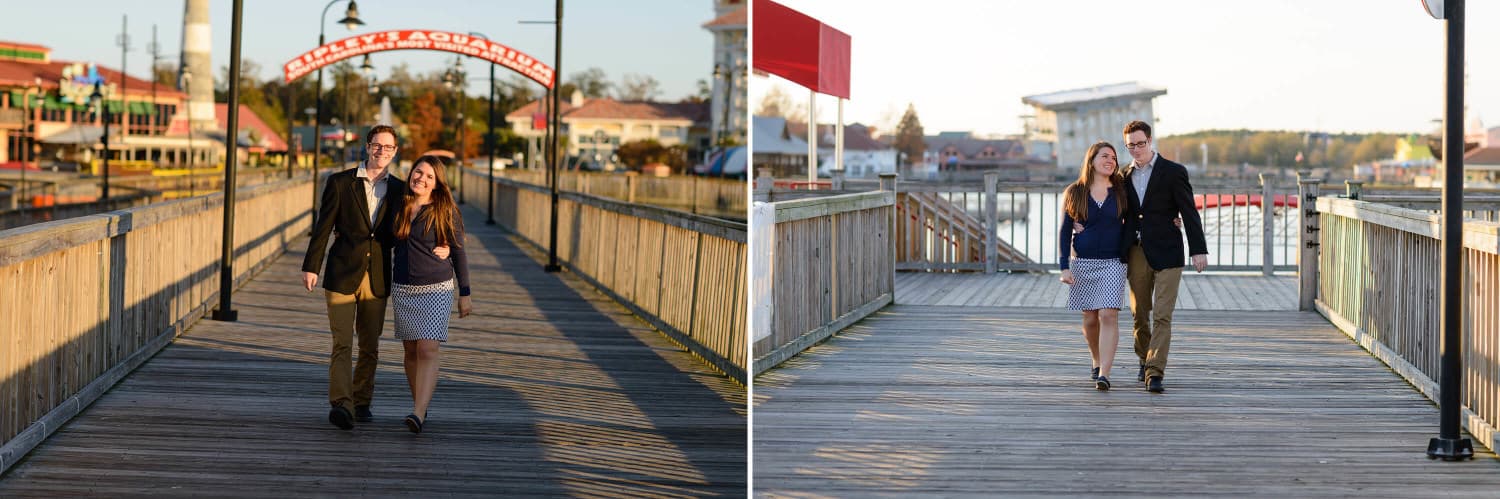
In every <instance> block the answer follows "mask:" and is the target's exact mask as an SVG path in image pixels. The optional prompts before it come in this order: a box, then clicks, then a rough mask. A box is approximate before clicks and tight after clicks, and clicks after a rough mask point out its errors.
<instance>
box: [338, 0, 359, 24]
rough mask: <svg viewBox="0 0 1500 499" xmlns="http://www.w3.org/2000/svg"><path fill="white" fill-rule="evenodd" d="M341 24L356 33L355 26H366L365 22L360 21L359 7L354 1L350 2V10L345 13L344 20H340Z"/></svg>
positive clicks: (350, 0)
mask: <svg viewBox="0 0 1500 499" xmlns="http://www.w3.org/2000/svg"><path fill="white" fill-rule="evenodd" d="M339 24H342V25H344V27H345V28H349V31H354V27H355V26H364V25H365V22H364V21H361V20H359V5H356V4H355V3H354V0H349V9H348V10H345V11H344V18H343V19H339Z"/></svg>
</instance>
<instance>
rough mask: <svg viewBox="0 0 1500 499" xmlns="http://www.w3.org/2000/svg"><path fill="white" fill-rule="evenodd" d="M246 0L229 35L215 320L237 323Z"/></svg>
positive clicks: (238, 0)
mask: <svg viewBox="0 0 1500 499" xmlns="http://www.w3.org/2000/svg"><path fill="white" fill-rule="evenodd" d="M243 4H244V0H234V19H233V20H232V21H231V22H230V28H229V30H230V32H229V75H230V77H229V106H228V107H229V120H228V121H229V130H228V134H227V135H226V136H225V138H224V140H225V142H226V146H227V147H228V149H229V150H228V156H227V157H225V158H224V242H223V244H221V245H220V249H221V253H220V255H219V308H218V309H217V310H214V320H216V321H226V322H234V321H236V320H239V312H236V311H235V310H234V309H233V308H230V303H229V298H230V293H231V292H232V291H233V288H234V177H235V170H237V169H239V163H240V162H239V145H240V144H239V142H240V141H239V136H240V121H239V120H240V78H239V75H240V11H241V10H242V9H241V8H242V7H243Z"/></svg>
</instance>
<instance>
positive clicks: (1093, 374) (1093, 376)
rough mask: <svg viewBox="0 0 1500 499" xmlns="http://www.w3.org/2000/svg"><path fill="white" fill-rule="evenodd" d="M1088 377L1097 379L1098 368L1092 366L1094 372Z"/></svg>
mask: <svg viewBox="0 0 1500 499" xmlns="http://www.w3.org/2000/svg"><path fill="white" fill-rule="evenodd" d="M1089 379H1099V368H1097V367H1095V368H1094V372H1093V373H1092V374H1090V375H1089Z"/></svg>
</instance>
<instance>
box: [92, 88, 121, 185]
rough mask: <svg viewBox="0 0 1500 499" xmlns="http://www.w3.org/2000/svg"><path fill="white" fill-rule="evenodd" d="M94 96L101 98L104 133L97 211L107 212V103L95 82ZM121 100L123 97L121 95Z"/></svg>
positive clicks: (100, 115) (100, 118)
mask: <svg viewBox="0 0 1500 499" xmlns="http://www.w3.org/2000/svg"><path fill="white" fill-rule="evenodd" d="M94 94H95V95H99V96H101V97H100V98H99V121H101V122H103V123H104V133H103V134H101V135H99V142H100V143H101V144H103V145H104V151H103V153H102V154H101V155H100V157H101V158H102V159H101V162H102V163H103V164H104V186H103V193H102V195H101V196H100V197H99V205H100V206H99V211H109V118H110V117H109V103H108V102H106V101H105V100H104V98H103V97H102V96H103V95H104V93H103V92H102V91H100V88H99V83H97V82H96V83H94ZM121 98H124V96H123V95H122V96H121Z"/></svg>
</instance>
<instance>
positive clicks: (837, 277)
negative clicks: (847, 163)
mask: <svg viewBox="0 0 1500 499" xmlns="http://www.w3.org/2000/svg"><path fill="white" fill-rule="evenodd" d="M893 186H894V185H893V184H892V185H889V186H887V188H886V189H883V190H881V191H876V192H867V193H860V194H843V195H837V196H828V197H820V198H809V199H799V200H794V201H781V202H776V203H764V204H760V205H758V206H757V207H756V208H755V212H754V214H753V215H752V217H751V220H752V223H754V224H755V226H754V228H753V232H754V235H753V236H752V237H754V238H755V241H756V242H755V254H754V258H756V260H755V263H754V264H753V267H754V268H755V269H756V273H757V275H756V276H755V277H754V279H753V286H754V288H753V290H752V291H751V293H752V295H753V296H754V299H753V300H752V302H753V303H756V308H755V309H754V310H753V311H752V314H753V319H752V320H751V323H752V324H754V325H755V331H754V335H753V336H754V339H753V342H754V354H755V373H756V374H759V373H761V372H764V371H765V370H767V369H770V368H772V367H775V366H776V365H777V364H780V363H781V362H783V361H785V360H786V359H789V358H791V357H792V356H795V355H797V354H798V353H799V352H801V351H803V350H806V349H807V348H808V347H811V346H813V345H815V344H817V343H818V342H820V341H823V340H824V339H826V338H828V337H830V336H832V335H833V334H834V333H837V332H838V331H839V330H841V329H843V328H845V327H848V326H849V325H850V324H853V323H854V322H856V321H858V320H860V319H862V318H864V317H865V316H867V315H870V314H871V313H874V312H875V311H876V310H879V309H880V308H881V307H884V306H886V305H887V304H890V303H891V302H892V301H893V299H894V296H895V250H896V248H895V245H894V244H893V243H892V235H893V234H894V233H895V230H896V229H895V217H896V193H895V191H894V190H892V189H891V187H893Z"/></svg>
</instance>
